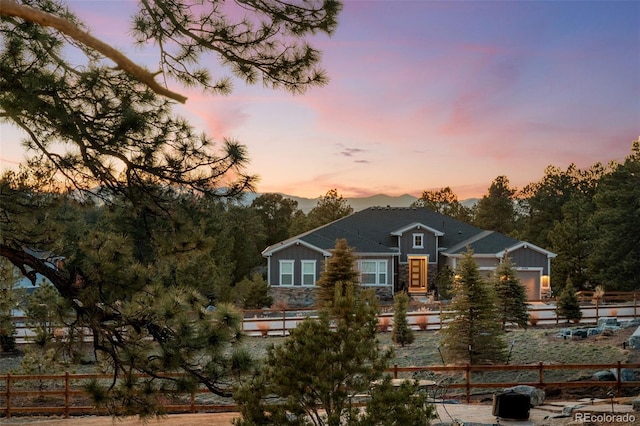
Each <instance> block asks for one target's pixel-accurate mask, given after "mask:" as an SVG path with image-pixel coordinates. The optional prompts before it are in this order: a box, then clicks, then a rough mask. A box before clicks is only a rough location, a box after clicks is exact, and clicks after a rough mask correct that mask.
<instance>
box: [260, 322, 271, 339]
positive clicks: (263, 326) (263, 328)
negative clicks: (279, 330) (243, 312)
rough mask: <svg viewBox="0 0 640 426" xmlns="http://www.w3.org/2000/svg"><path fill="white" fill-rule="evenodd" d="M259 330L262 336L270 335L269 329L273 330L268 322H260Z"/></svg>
mask: <svg viewBox="0 0 640 426" xmlns="http://www.w3.org/2000/svg"><path fill="white" fill-rule="evenodd" d="M258 330H260V335H261V336H262V337H267V336H269V331H270V330H271V326H270V325H269V323H268V322H259V323H258Z"/></svg>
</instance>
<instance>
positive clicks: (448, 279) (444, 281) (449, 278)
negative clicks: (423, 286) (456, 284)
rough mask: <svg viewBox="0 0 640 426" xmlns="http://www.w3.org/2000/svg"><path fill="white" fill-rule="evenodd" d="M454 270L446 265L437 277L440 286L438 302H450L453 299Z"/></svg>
mask: <svg viewBox="0 0 640 426" xmlns="http://www.w3.org/2000/svg"><path fill="white" fill-rule="evenodd" d="M453 277H454V272H453V269H451V267H450V266H449V265H444V266H443V267H442V268H441V269H440V271H438V275H437V276H436V285H437V286H438V300H449V299H451V298H452V297H453Z"/></svg>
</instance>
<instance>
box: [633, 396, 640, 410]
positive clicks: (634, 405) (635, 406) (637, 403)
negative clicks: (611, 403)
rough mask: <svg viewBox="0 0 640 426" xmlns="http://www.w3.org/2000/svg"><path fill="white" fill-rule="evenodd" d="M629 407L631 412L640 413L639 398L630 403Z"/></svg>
mask: <svg viewBox="0 0 640 426" xmlns="http://www.w3.org/2000/svg"><path fill="white" fill-rule="evenodd" d="M631 406H632V407H633V411H640V398H636V399H634V400H633V402H631Z"/></svg>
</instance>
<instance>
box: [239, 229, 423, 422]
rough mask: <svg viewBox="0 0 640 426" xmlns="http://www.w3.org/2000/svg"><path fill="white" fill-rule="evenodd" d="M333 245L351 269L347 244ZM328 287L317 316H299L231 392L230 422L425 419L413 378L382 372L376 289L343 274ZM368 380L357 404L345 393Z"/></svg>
mask: <svg viewBox="0 0 640 426" xmlns="http://www.w3.org/2000/svg"><path fill="white" fill-rule="evenodd" d="M338 244H341V243H340V242H338ZM338 244H336V251H335V254H334V257H341V256H344V257H345V258H346V259H345V260H343V261H341V262H338V261H337V262H336V263H338V264H342V265H351V268H353V262H352V261H351V260H352V258H351V253H350V251H349V250H339V249H338ZM344 247H346V244H345V245H344ZM354 272H355V271H354ZM339 279H341V277H339ZM327 288H332V289H333V290H334V293H333V299H332V300H331V301H330V302H329V303H326V304H325V305H324V308H323V309H321V310H320V311H319V318H318V319H312V318H309V319H306V320H305V321H303V322H302V323H301V324H300V325H299V326H298V327H296V328H295V329H294V330H292V332H291V336H290V337H289V338H288V339H287V340H286V341H285V342H284V343H283V344H282V345H279V346H275V347H271V348H270V349H269V350H268V353H267V359H266V361H265V365H264V367H263V368H262V369H260V370H258V372H257V373H256V375H255V377H254V378H253V380H252V381H251V382H250V383H248V384H246V385H244V386H243V387H242V388H241V389H240V390H239V391H238V392H237V393H236V395H235V398H236V401H237V402H238V403H239V405H240V412H241V413H242V419H241V420H239V421H238V422H237V423H236V424H237V425H240V426H245V425H247V426H248V425H256V424H261V425H278V426H281V425H306V424H314V425H331V426H338V425H344V424H346V425H353V426H355V425H363V426H364V425H374V424H381V423H380V420H379V419H386V420H385V421H384V423H382V424H388V425H396V424H398V425H399V424H403V425H405V424H427V422H428V421H429V419H431V418H432V417H433V406H431V405H429V404H427V403H426V402H427V401H426V399H425V395H424V394H423V395H416V390H417V389H416V385H415V384H413V383H408V384H406V385H405V386H403V387H401V388H400V389H399V390H396V389H394V388H393V387H392V386H391V385H390V382H389V377H388V376H387V377H386V379H383V372H384V370H385V369H386V368H387V365H388V362H389V360H390V359H391V356H392V349H386V350H385V349H382V348H381V346H380V343H379V341H378V340H377V337H376V336H377V333H376V331H377V327H378V319H377V313H378V304H377V299H376V297H375V293H374V292H373V291H372V290H361V289H360V286H359V285H358V284H357V283H355V282H353V281H348V280H347V281H345V280H342V279H341V280H340V281H336V282H334V283H333V286H327ZM375 382H379V386H376V387H375V388H374V389H373V391H371V392H372V398H371V400H370V401H369V402H368V403H367V406H366V407H365V408H364V410H363V409H361V408H360V407H359V406H358V405H357V404H356V401H354V400H353V398H352V395H354V394H358V393H364V392H369V391H370V390H371V386H372V384H373V383H375ZM393 415H396V416H398V419H393V418H392V416H393ZM398 421H402V422H403V423H397V422H398Z"/></svg>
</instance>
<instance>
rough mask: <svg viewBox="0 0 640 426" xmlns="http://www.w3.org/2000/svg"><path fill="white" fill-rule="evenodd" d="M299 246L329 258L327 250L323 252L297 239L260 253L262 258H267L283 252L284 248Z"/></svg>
mask: <svg viewBox="0 0 640 426" xmlns="http://www.w3.org/2000/svg"><path fill="white" fill-rule="evenodd" d="M300 245H302V246H305V247H307V248H308V249H311V250H314V251H317V252H320V253H322V255H323V256H325V257H331V252H329V251H327V250H323V249H321V248H319V247H316V246H314V245H313V244H309V243H308V242H306V241H304V240H301V239H299V238H296V239H293V240H290V241H286V242H283V243H281V244H280V245H278V246H277V247H276V246H271V247H269V248H268V249H267V250H265V251H263V252H262V256H263V257H269V256H271V255H272V254H273V253H275V252H278V251H280V250H284V249H286V248H288V247H291V246H300Z"/></svg>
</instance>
